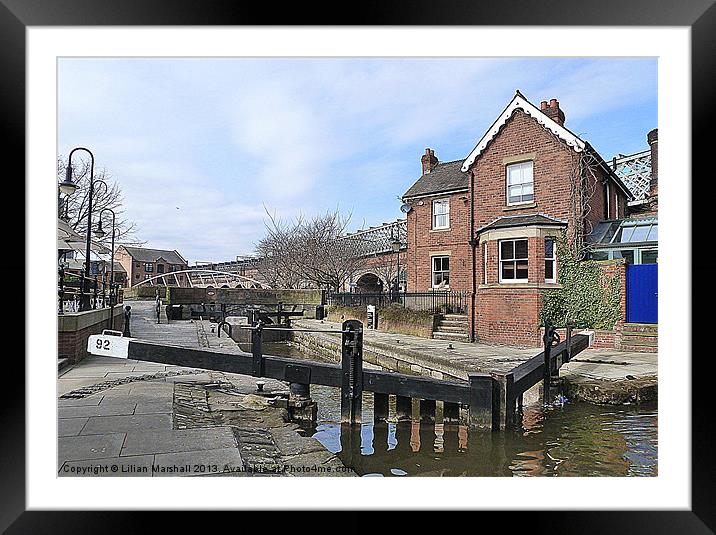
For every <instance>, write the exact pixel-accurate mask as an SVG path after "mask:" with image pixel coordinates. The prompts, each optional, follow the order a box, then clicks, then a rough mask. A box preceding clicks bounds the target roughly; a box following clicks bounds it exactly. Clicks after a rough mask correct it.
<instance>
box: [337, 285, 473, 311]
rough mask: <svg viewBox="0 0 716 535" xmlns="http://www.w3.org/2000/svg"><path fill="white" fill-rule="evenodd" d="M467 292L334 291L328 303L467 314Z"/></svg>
mask: <svg viewBox="0 0 716 535" xmlns="http://www.w3.org/2000/svg"><path fill="white" fill-rule="evenodd" d="M468 303H469V294H468V292H462V291H445V290H433V291H429V292H381V293H359V292H355V293H334V294H331V295H329V296H328V304H329V305H342V306H367V305H374V306H379V307H384V306H390V305H398V306H402V307H404V308H409V309H411V310H424V311H427V312H432V313H433V314H467V310H468Z"/></svg>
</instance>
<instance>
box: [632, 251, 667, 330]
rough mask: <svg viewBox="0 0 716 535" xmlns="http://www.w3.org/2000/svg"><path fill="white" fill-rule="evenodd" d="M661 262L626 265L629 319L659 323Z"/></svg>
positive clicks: (634, 321)
mask: <svg viewBox="0 0 716 535" xmlns="http://www.w3.org/2000/svg"><path fill="white" fill-rule="evenodd" d="M658 268H659V264H641V265H634V264H628V265H627V267H626V283H627V284H626V301H627V321H628V322H630V323H658V298H657V292H658V291H659V272H658Z"/></svg>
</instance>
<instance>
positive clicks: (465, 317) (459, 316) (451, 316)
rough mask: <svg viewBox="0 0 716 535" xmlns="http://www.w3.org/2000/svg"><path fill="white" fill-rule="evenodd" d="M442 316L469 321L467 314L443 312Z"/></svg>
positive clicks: (452, 319) (448, 318) (447, 318)
mask: <svg viewBox="0 0 716 535" xmlns="http://www.w3.org/2000/svg"><path fill="white" fill-rule="evenodd" d="M442 318H443V319H446V320H451V321H467V314H443V315H442Z"/></svg>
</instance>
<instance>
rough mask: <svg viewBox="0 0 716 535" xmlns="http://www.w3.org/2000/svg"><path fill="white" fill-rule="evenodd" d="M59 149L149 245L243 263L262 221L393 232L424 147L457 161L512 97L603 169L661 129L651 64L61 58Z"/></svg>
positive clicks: (640, 147)
mask: <svg viewBox="0 0 716 535" xmlns="http://www.w3.org/2000/svg"><path fill="white" fill-rule="evenodd" d="M58 70H59V74H58V99H59V100H58V110H59V112H58V113H59V116H58V133H59V140H58V151H59V153H60V154H62V155H66V154H67V153H68V152H69V150H70V149H71V148H72V147H75V146H86V147H89V148H91V149H92V150H93V152H94V154H95V158H96V165H97V166H98V167H100V168H102V167H103V168H106V169H107V170H108V171H109V172H110V173H111V175H112V176H113V177H114V178H115V179H116V180H117V181H118V182H119V183H120V184H121V187H122V189H123V192H124V197H125V208H126V215H127V217H129V218H130V219H133V220H134V221H136V222H137V224H138V226H139V232H138V237H139V238H140V239H142V240H146V241H147V246H151V247H156V248H167V249H177V250H178V251H179V252H181V253H182V254H183V255H184V256H185V257H186V258H187V259H188V260H189V261H190V262H194V261H197V260H199V261H207V260H217V261H222V260H231V259H233V258H234V257H235V256H236V255H238V254H250V253H251V252H252V251H253V244H254V243H255V242H256V240H257V239H259V238H260V237H261V236H262V234H263V232H264V220H265V219H266V213H265V209H264V207H265V208H266V209H268V210H269V211H270V212H272V213H276V214H277V215H279V216H280V217H282V218H291V217H295V216H297V215H299V214H307V215H311V214H315V213H319V212H325V211H326V210H332V209H335V208H339V209H340V210H341V211H343V212H346V213H351V214H352V219H351V226H352V229H357V228H360V227H362V226H370V225H375V224H379V223H382V222H384V221H390V220H394V219H396V218H398V217H400V216H401V215H402V214H401V213H400V211H399V206H400V202H399V201H398V197H399V196H400V195H401V194H402V193H404V192H405V190H407V189H408V188H409V187H410V185H411V184H412V183H413V182H414V181H415V180H416V179H417V178H418V177H419V176H420V156H421V155H422V154H423V152H424V150H425V148H426V147H431V148H433V149H434V150H435V154H436V156H437V157H438V158H439V159H440V160H441V161H449V160H456V159H460V158H464V157H465V156H467V154H468V153H469V152H470V150H471V149H472V148H473V147H474V145H475V144H476V143H477V141H478V140H479V139H480V138H481V137H482V135H483V134H484V132H485V130H486V129H487V128H488V127H489V126H490V125H491V124H492V122H493V121H494V120H495V118H496V117H497V116H498V115H499V113H500V112H501V111H502V109H503V108H504V107H505V106H506V104H507V103H508V102H509V100H510V99H511V98H512V96H513V95H514V92H515V90H516V89H519V90H520V91H521V92H522V93H523V94H524V95H525V96H526V97H527V98H528V99H529V100H530V101H531V102H532V103H534V104H536V105H539V102H540V101H541V100H549V99H550V98H557V99H558V100H559V101H560V106H561V108H562V109H563V111H564V113H565V115H566V123H565V125H566V126H567V127H568V128H569V129H570V130H572V131H573V132H575V133H577V134H578V135H580V136H581V137H583V138H584V139H586V140H587V141H589V142H590V143H591V144H592V145H593V146H594V147H595V148H596V149H597V150H598V151H599V152H600V153H601V155H602V156H603V157H604V158H605V159H610V158H611V157H612V156H614V155H616V154H618V153H624V154H629V153H633V152H637V151H640V150H644V149H646V148H647V145H646V133H647V132H648V131H649V130H650V129H652V128H655V127H656V126H657V62H656V59H610V58H609V59H607V58H605V59H342V58H341V59H333V58H325V59H264V58H257V59H233V58H232V59H228V58H227V59H220V58H217V59H203V58H196V59H194V58H187V59H163V58H158V59H135V58H131V59H130V58H127V59H122V58H119V59H114V58H108V59H97V58H86V59H82V58H79V59H74V58H73V59H61V60H60V61H59V69H58Z"/></svg>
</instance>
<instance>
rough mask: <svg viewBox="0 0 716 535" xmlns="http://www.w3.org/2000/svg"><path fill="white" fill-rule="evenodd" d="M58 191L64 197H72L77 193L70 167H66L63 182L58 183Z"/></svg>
mask: <svg viewBox="0 0 716 535" xmlns="http://www.w3.org/2000/svg"><path fill="white" fill-rule="evenodd" d="M60 191H61V192H62V193H64V194H65V195H72V194H73V193H74V192H75V191H77V184H75V183H74V182H73V181H72V166H71V165H67V171H66V174H65V180H64V181H63V182H61V183H60Z"/></svg>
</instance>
